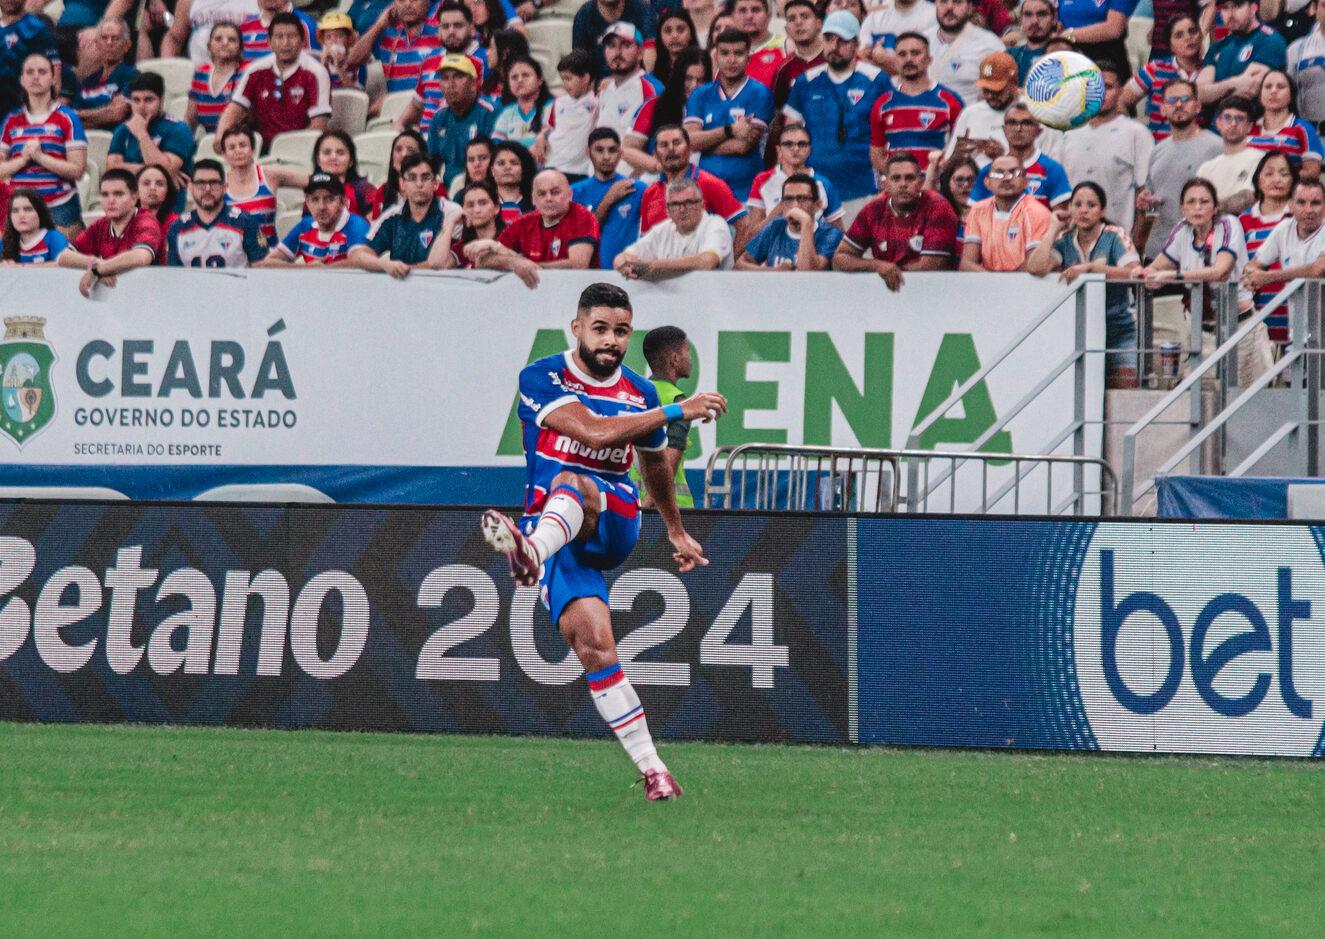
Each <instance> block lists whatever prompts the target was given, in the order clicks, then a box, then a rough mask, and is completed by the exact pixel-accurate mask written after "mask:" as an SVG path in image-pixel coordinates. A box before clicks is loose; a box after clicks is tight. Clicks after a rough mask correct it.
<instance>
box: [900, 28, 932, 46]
mask: <svg viewBox="0 0 1325 939" xmlns="http://www.w3.org/2000/svg"><path fill="white" fill-rule="evenodd" d="M903 39H914V40H915V41H916V42H918V43H920V44H921V45H922V46H924V47H925V48H926V49H928V48H929V37H928V36H926V35H925V34H924V33H917V32H906V33H898V34H897V39H896V40H895V41H894V42H893V48H894V49H896V48H897V44H898V43H900V42H901V41H902V40H903Z"/></svg>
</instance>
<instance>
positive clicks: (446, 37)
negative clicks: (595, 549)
mask: <svg viewBox="0 0 1325 939" xmlns="http://www.w3.org/2000/svg"><path fill="white" fill-rule="evenodd" d="M433 19H434V20H435V21H436V23H437V28H438V39H439V40H440V42H441V46H440V47H439V48H437V49H436V50H435V51H434V54H433V55H432V56H431V57H429V58H428V60H427V61H426V62H424V63H423V69H422V71H421V72H420V74H419V81H418V84H416V85H415V86H414V97H413V98H412V99H411V100H410V102H409V104H408V105H406V107H405V108H404V110H403V111H401V113H400V114H399V115H397V116H396V118H395V120H394V121H392V123H391V126H392V127H393V128H395V129H396V130H404V129H405V128H407V127H414V126H415V125H417V126H418V130H419V133H421V134H423V135H424V136H425V137H426V136H427V134H428V130H429V129H430V127H431V126H432V116H433V115H434V114H435V113H437V109H438V108H439V107H440V106H441V104H442V98H443V95H442V86H441V66H442V60H443V59H444V58H445V57H446V56H448V55H463V56H466V57H467V58H468V59H469V61H470V63H471V64H472V65H473V66H474V76H475V87H476V88H481V87H482V84H483V80H484V78H485V73H486V71H487V62H488V53H487V48H486V47H485V46H483V45H482V44H481V43H480V42H479V41H478V40H477V39H476V38H475V37H474V19H473V13H472V12H471V11H470V8H469V5H468V4H467V3H465V2H464V0H442V3H441V5H440V6H438V7H437V10H436V12H435V13H434V14H433Z"/></svg>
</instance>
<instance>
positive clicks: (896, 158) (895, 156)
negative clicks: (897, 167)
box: [883, 152, 920, 173]
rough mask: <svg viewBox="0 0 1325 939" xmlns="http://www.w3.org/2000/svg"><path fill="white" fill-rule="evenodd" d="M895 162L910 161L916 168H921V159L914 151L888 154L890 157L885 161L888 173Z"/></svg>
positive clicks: (885, 168) (884, 168)
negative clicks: (918, 158)
mask: <svg viewBox="0 0 1325 939" xmlns="http://www.w3.org/2000/svg"><path fill="white" fill-rule="evenodd" d="M894 163H910V164H911V165H912V166H914V167H915V168H916V170H919V169H920V161H919V160H917V159H916V156H915V154H914V153H902V152H897V153H890V154H888V159H887V160H885V161H884V163H883V171H884V172H885V173H886V172H887V171H888V170H890V169H892V165H893V164H894Z"/></svg>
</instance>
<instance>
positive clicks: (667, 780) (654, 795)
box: [644, 769, 681, 802]
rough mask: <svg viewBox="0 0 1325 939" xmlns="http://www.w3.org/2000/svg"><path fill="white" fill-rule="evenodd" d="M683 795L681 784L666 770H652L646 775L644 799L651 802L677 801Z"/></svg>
mask: <svg viewBox="0 0 1325 939" xmlns="http://www.w3.org/2000/svg"><path fill="white" fill-rule="evenodd" d="M680 795H681V784H680V783H679V782H677V781H676V780H675V779H674V778H673V777H672V774H671V773H669V772H667V770H665V769H651V770H647V771H646V772H645V773H644V798H645V799H647V800H649V801H650V802H661V801H663V800H664V799H676V798H679V797H680Z"/></svg>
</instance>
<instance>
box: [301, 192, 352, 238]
mask: <svg viewBox="0 0 1325 939" xmlns="http://www.w3.org/2000/svg"><path fill="white" fill-rule="evenodd" d="M307 201H308V214H309V215H311V216H313V221H315V222H317V224H318V227H320V228H324V229H326V228H330V227H331V226H332V225H335V224H336V220H337V219H339V218H340V212H341V209H342V208H343V207H344V205H345V196H344V195H342V194H340V193H330V192H327V191H326V190H325V189H319V190H317V191H316V192H314V193H312V194H311V195H309V196H308V200H307Z"/></svg>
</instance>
